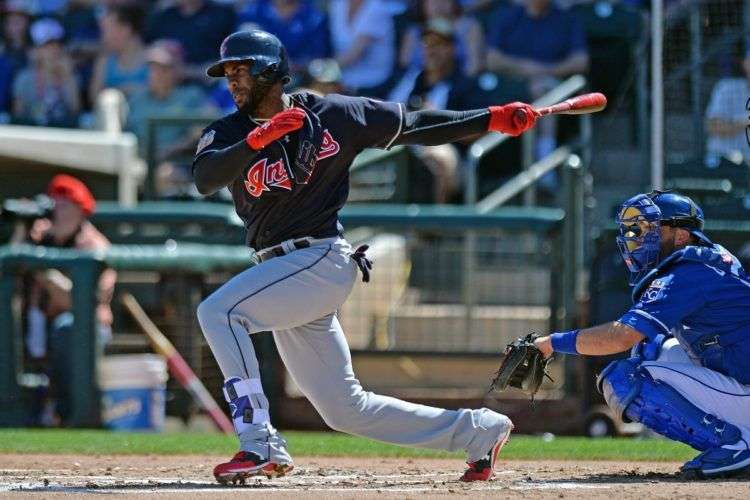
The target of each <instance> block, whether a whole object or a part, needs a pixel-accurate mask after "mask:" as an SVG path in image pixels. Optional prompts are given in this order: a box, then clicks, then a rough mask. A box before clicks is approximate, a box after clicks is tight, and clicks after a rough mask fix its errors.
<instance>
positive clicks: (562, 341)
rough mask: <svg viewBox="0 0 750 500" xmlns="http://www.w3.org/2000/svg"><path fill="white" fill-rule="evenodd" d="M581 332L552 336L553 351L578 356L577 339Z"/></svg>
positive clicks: (560, 333)
mask: <svg viewBox="0 0 750 500" xmlns="http://www.w3.org/2000/svg"><path fill="white" fill-rule="evenodd" d="M580 331H581V330H570V331H567V332H559V333H553V334H552V335H550V340H551V343H552V350H553V351H555V352H562V353H565V354H578V351H577V350H576V339H577V338H578V332H580Z"/></svg>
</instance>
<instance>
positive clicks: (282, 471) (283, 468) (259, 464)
mask: <svg viewBox="0 0 750 500" xmlns="http://www.w3.org/2000/svg"><path fill="white" fill-rule="evenodd" d="M293 468H294V465H293V464H276V463H273V462H269V461H268V460H265V459H262V458H260V456H258V455H257V454H255V453H251V452H248V451H240V452H238V453H237V454H236V455H235V456H233V457H232V459H231V460H230V461H229V462H225V463H223V464H219V465H217V466H216V467H214V477H215V478H216V480H217V481H218V482H219V483H221V484H229V483H232V484H245V479H247V478H248V477H250V476H258V475H261V474H262V475H264V476H266V477H267V478H269V479H271V478H274V477H281V476H284V475H286V474H288V473H289V472H291V471H292V469H293Z"/></svg>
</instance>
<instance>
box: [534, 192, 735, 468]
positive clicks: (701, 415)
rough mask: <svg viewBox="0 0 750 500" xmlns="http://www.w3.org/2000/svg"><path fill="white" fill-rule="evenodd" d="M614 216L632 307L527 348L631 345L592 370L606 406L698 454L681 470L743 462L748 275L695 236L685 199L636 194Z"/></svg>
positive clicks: (588, 349) (596, 350)
mask: <svg viewBox="0 0 750 500" xmlns="http://www.w3.org/2000/svg"><path fill="white" fill-rule="evenodd" d="M617 223H618V225H619V228H620V234H619V236H618V237H617V242H618V246H619V247H620V252H621V253H622V256H623V259H624V261H625V264H626V265H627V267H628V270H629V271H630V273H631V282H630V284H631V285H633V302H634V305H633V307H632V308H631V309H630V310H629V311H627V312H626V313H625V314H624V315H623V316H622V317H620V318H619V319H618V320H617V321H613V322H611V323H606V324H603V325H598V326H594V327H591V328H586V329H583V330H572V331H568V332H559V333H554V334H552V335H551V336H549V337H543V338H540V339H537V340H536V341H535V344H536V346H537V347H538V348H539V349H540V350H541V351H542V353H543V354H544V355H546V356H549V355H550V354H551V353H552V352H553V351H555V352H563V353H569V354H586V355H593V356H596V355H606V354H613V353H617V352H622V351H625V350H627V349H629V348H631V347H633V349H632V352H631V356H630V357H629V358H628V359H621V360H617V361H614V362H612V363H610V364H609V365H608V366H607V367H606V368H605V369H604V371H602V373H601V375H600V376H599V380H598V384H599V388H600V390H601V391H602V393H603V394H604V397H605V399H606V400H607V403H608V404H609V406H610V407H612V408H613V409H614V410H615V411H617V412H618V413H619V414H621V415H622V416H623V418H628V419H630V420H633V421H635V422H641V423H642V424H643V425H645V426H646V427H648V428H650V429H651V430H653V431H655V432H658V433H660V434H663V435H665V436H666V437H668V438H670V439H674V440H676V441H681V442H683V443H686V444H688V445H690V446H692V447H693V448H695V449H697V450H698V451H700V452H701V453H700V454H699V455H698V456H697V457H695V458H694V459H693V460H690V461H689V462H687V463H686V464H685V465H683V467H682V470H683V472H684V473H685V474H686V475H687V476H688V477H715V476H726V475H732V474H736V473H739V472H742V471H745V470H748V469H750V446H748V444H749V443H750V276H748V274H747V272H746V271H745V270H744V269H743V268H742V266H741V265H740V263H739V261H738V260H737V258H736V257H735V256H734V255H732V254H731V253H729V252H728V251H727V250H726V249H725V248H724V247H722V246H721V245H718V244H715V243H713V242H712V241H711V240H710V239H709V238H708V237H707V236H706V235H705V234H704V233H703V211H702V210H701V209H700V207H698V205H696V204H695V203H694V202H693V201H692V200H691V199H690V198H688V197H686V196H682V195H679V194H677V193H670V192H659V191H655V192H653V193H649V194H639V195H637V196H634V197H632V198H630V199H629V200H627V201H626V202H625V203H624V204H623V206H622V208H621V210H620V213H619V216H618V218H617Z"/></svg>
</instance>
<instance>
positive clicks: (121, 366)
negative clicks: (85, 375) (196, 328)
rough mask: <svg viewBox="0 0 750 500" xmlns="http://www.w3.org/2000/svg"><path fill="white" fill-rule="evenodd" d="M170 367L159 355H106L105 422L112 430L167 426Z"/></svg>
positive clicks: (102, 378) (102, 367)
mask: <svg viewBox="0 0 750 500" xmlns="http://www.w3.org/2000/svg"><path fill="white" fill-rule="evenodd" d="M166 382H167V364H166V362H165V361H164V358H162V357H161V356H159V355H157V354H121V355H116V356H106V357H104V358H102V360H101V362H100V363H99V387H100V388H101V391H102V423H103V424H104V426H105V427H107V428H109V429H117V430H153V431H160V430H162V428H163V427H164V394H165V384H166Z"/></svg>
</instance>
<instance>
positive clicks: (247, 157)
mask: <svg viewBox="0 0 750 500" xmlns="http://www.w3.org/2000/svg"><path fill="white" fill-rule="evenodd" d="M256 154H257V151H254V150H252V149H250V148H249V147H248V146H247V143H246V142H245V141H244V140H243V141H240V142H238V143H237V144H234V145H232V146H229V147H228V148H224V149H220V150H218V151H211V152H210V153H207V154H204V155H203V156H201V157H200V158H198V159H197V160H196V161H195V163H194V164H193V179H194V181H195V187H196V188H197V189H198V192H199V193H200V194H203V195H209V194H213V193H215V192H216V191H218V190H219V189H221V188H223V187H225V186H228V185H229V184H230V183H231V182H232V181H233V180H235V179H236V178H237V176H239V175H240V174H241V173H242V169H243V168H245V167H246V166H247V165H249V164H250V162H251V161H252V159H253V158H254V157H255V155H256Z"/></svg>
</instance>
